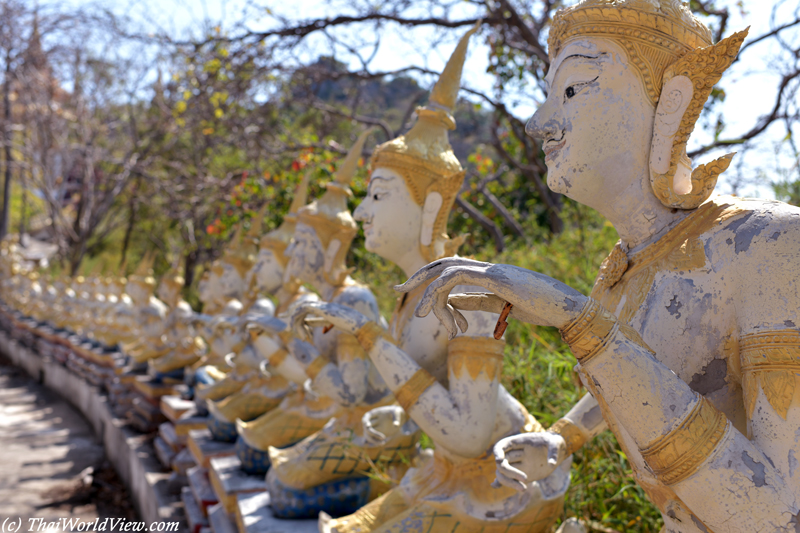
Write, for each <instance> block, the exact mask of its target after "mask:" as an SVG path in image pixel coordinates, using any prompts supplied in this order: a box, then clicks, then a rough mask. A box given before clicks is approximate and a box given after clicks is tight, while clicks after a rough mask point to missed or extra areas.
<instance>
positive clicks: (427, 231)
mask: <svg viewBox="0 0 800 533" xmlns="http://www.w3.org/2000/svg"><path fill="white" fill-rule="evenodd" d="M441 207H442V195H441V194H439V193H438V192H435V191H434V192H429V193H428V195H427V196H426V197H425V205H424V206H423V207H422V228H421V229H420V233H419V242H420V244H422V245H423V246H430V244H431V243H432V242H433V225H434V224H435V223H436V217H437V216H438V215H439V209H441Z"/></svg>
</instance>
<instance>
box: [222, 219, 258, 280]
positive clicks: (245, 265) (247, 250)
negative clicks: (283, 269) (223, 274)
mask: <svg viewBox="0 0 800 533" xmlns="http://www.w3.org/2000/svg"><path fill="white" fill-rule="evenodd" d="M220 262H221V263H227V264H229V265H231V266H233V267H234V268H235V269H236V271H237V272H239V275H240V276H242V277H243V278H244V276H245V275H246V274H247V272H248V271H249V270H250V269H251V268H253V265H254V264H256V257H255V245H254V244H253V243H252V242H250V240H249V238H248V236H247V235H242V226H241V225H239V227H238V228H236V232H235V233H234V234H233V238H232V239H231V241H230V242H229V243H228V246H227V247H226V248H225V253H224V254H223V255H222V257H221V258H220ZM212 268H213V267H212Z"/></svg>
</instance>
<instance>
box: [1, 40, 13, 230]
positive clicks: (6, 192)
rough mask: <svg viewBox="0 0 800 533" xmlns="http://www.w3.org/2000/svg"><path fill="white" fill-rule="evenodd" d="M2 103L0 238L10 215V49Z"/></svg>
mask: <svg viewBox="0 0 800 533" xmlns="http://www.w3.org/2000/svg"><path fill="white" fill-rule="evenodd" d="M3 104H4V106H5V120H4V122H5V124H3V126H4V127H3V144H4V145H5V146H4V148H5V156H6V158H5V163H6V165H5V183H3V216H2V220H0V239H3V238H5V236H6V235H7V234H8V221H9V218H10V216H11V213H10V212H9V211H10V200H11V165H12V164H13V155H12V154H11V134H12V130H11V50H10V49H9V50H8V51H7V52H6V78H5V80H4V83H3Z"/></svg>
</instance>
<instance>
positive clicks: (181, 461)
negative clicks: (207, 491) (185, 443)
mask: <svg viewBox="0 0 800 533" xmlns="http://www.w3.org/2000/svg"><path fill="white" fill-rule="evenodd" d="M171 466H172V470H173V471H174V472H177V473H178V474H180V475H182V476H185V475H186V472H187V471H188V470H189V469H190V468H192V467H193V466H197V463H196V462H195V460H194V457H192V453H191V452H190V451H189V450H187V449H186V448H184V449H182V450H181V451H179V452H178V454H177V455H176V456H175V457H174V458H173V459H172V465H171Z"/></svg>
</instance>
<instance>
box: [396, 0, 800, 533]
mask: <svg viewBox="0 0 800 533" xmlns="http://www.w3.org/2000/svg"><path fill="white" fill-rule="evenodd" d="M743 39H744V33H738V34H734V35H733V36H731V37H730V38H728V39H725V40H723V41H721V42H720V43H718V44H716V45H712V42H711V33H710V32H709V30H708V29H707V28H706V27H705V26H704V25H703V24H702V23H700V22H699V21H698V20H697V19H696V18H694V17H693V16H692V15H691V13H690V12H689V10H688V8H687V7H685V4H684V5H681V4H680V3H678V2H677V1H676V0H663V1H661V2H660V3H653V2H650V1H645V0H628V1H624V2H623V1H614V0H587V1H584V2H581V3H580V4H578V5H576V6H573V7H570V8H568V9H565V10H562V11H560V12H559V13H558V14H557V15H556V17H555V18H554V21H553V26H552V29H551V30H550V55H551V59H552V62H551V69H550V72H549V73H548V75H547V83H548V85H549V94H548V98H547V100H546V102H545V103H544V104H543V105H542V106H541V107H540V108H539V110H538V111H537V112H536V114H535V115H534V116H533V118H532V119H531V121H530V123H529V124H528V128H527V131H528V132H529V134H530V135H532V136H534V137H536V138H539V139H541V140H542V143H543V147H544V152H545V154H546V162H547V166H548V184H549V186H550V187H551V188H552V189H553V190H555V191H557V192H561V193H563V194H565V195H567V196H569V197H570V198H573V199H575V200H577V201H579V202H581V203H584V204H586V205H588V206H591V207H593V208H595V209H597V210H598V211H599V212H601V213H602V214H603V215H604V216H606V217H607V218H608V219H609V220H610V221H611V222H612V223H613V224H614V227H615V228H616V229H617V231H618V232H619V235H620V238H621V240H620V242H619V244H618V245H617V246H616V247H615V248H614V250H613V251H612V253H611V255H610V256H609V257H608V259H607V260H606V261H605V262H604V263H603V265H602V267H601V269H600V274H599V276H598V278H597V282H596V284H595V287H594V290H593V291H592V297H591V298H589V297H586V296H584V295H582V294H580V293H579V292H577V291H575V290H573V289H571V288H570V287H567V286H566V285H564V284H563V283H561V282H559V281H557V280H555V279H552V278H549V277H547V276H544V275H541V274H538V273H536V272H530V271H527V270H525V269H522V268H518V267H514V266H510V265H494V264H490V263H480V262H477V261H468V260H464V259H448V260H442V261H439V262H437V263H435V264H432V265H428V266H427V267H425V268H423V269H422V270H421V271H420V272H418V273H417V274H415V275H414V276H413V277H412V278H411V279H410V280H409V281H408V282H407V283H406V284H404V285H403V286H402V287H401V290H402V291H411V290H415V289H416V288H417V287H420V286H421V285H423V284H426V283H430V286H429V287H428V288H427V290H426V294H425V296H423V298H422V301H421V303H420V306H419V307H418V313H419V314H420V315H421V316H425V315H427V314H428V313H429V312H431V311H433V312H434V313H435V314H436V316H437V317H438V318H439V319H440V320H442V322H443V324H444V325H445V326H446V328H447V330H448V331H449V332H450V334H451V335H455V333H456V331H457V329H458V328H461V329H462V330H463V329H465V328H466V326H467V324H466V322H465V320H463V319H462V318H461V317H460V316H459V312H458V310H459V309H463V310H474V309H482V310H488V311H495V312H496V311H498V310H499V309H501V308H502V307H503V306H504V305H505V304H506V302H508V303H510V304H512V305H513V310H512V312H511V317H512V318H517V319H519V320H522V321H525V322H528V323H531V324H536V325H543V326H554V327H557V328H559V329H560V330H561V332H562V336H563V337H564V339H565V341H566V342H567V343H569V345H570V347H571V348H572V351H573V353H574V354H575V356H576V358H577V360H578V365H577V369H578V371H579V374H580V376H581V379H582V380H583V383H584V384H585V385H586V387H587V388H588V389H589V390H590V391H591V393H592V395H593V396H594V398H595V399H596V401H597V404H598V406H599V410H601V411H602V414H603V416H604V418H605V420H606V422H607V423H608V426H609V427H610V428H611V430H612V431H613V432H614V434H615V435H616V437H617V439H618V441H619V443H620V445H621V446H622V448H623V450H624V451H625V453H626V454H627V458H628V460H629V461H630V463H631V465H632V467H633V470H634V473H635V475H636V479H637V481H638V483H639V484H640V485H641V486H642V488H643V489H644V490H645V491H646V492H647V493H648V495H649V496H650V498H651V500H652V501H653V503H654V504H655V505H656V506H657V507H658V508H659V509H660V510H661V512H662V514H663V517H664V523H665V526H664V531H680V532H687V533H690V532H697V533H699V532H709V531H714V532H716V533H721V532H752V531H782V532H789V531H797V529H798V527H799V526H798V524H800V468H798V457H800V438H798V429H797V428H798V427H800V393H798V390H797V389H798V387H797V381H798V377H799V376H800V331H799V330H798V324H800V316H798V315H799V314H800V292H799V291H798V287H797V281H796V279H797V274H798V267H797V265H798V261H799V260H800V257H799V256H800V246H799V245H800V224H799V223H798V221H800V210H798V209H797V208H794V207H790V206H788V205H785V204H781V203H779V202H765V201H758V200H741V199H737V198H733V197H712V196H711V193H712V191H713V188H714V184H715V182H716V179H717V176H718V175H719V173H721V172H722V171H724V170H725V168H727V166H728V164H729V162H730V160H731V157H732V155H728V156H725V157H723V158H721V159H718V160H716V161H714V162H712V163H709V164H708V165H701V166H700V167H698V168H697V169H695V170H692V167H691V162H690V161H689V159H688V158H687V157H686V152H685V148H686V142H687V141H688V138H689V135H690V134H691V131H692V129H693V127H694V124H695V122H696V120H697V118H698V117H699V115H700V112H701V111H702V109H703V105H704V103H705V101H706V99H707V97H708V95H709V94H710V92H711V89H712V87H713V85H714V84H715V83H716V82H717V81H718V80H719V78H720V76H721V75H722V72H723V71H724V70H725V68H727V66H728V65H730V63H731V62H732V61H733V59H734V58H735V56H736V53H737V51H738V49H739V46H740V45H741V42H742V40H743ZM461 284H471V285H479V286H481V287H484V288H486V289H488V290H489V291H490V293H489V294H477V295H450V296H449V299H448V295H449V293H450V291H451V289H452V288H453V287H455V286H457V285H461ZM448 302H449V306H448ZM592 401H593V400H592V399H591V398H585V399H584V400H583V401H582V403H584V405H583V406H579V407H581V408H582V409H583V410H584V412H585V413H591V412H592V411H593V409H592V408H591V407H590V406H589V405H588V403H590V402H592ZM577 418H580V417H569V416H568V417H566V418H565V419H564V420H563V421H562V422H563V423H562V424H560V427H557V428H555V429H556V431H553V432H549V433H543V434H541V435H520V436H518V437H510V438H509V439H507V440H505V441H503V442H501V443H499V444H498V445H497V447H496V449H495V453H496V456H497V460H498V465H499V466H498V481H500V482H501V483H503V484H507V485H509V486H515V487H517V488H518V489H520V490H525V489H526V487H527V486H528V484H529V483H530V482H531V481H533V480H536V479H542V478H543V477H544V476H546V475H548V474H549V473H550V472H552V471H553V469H555V468H556V467H557V465H558V464H559V462H560V461H562V460H564V458H565V457H566V456H568V454H569V452H570V451H571V450H574V449H575V448H576V447H578V446H580V443H581V441H583V440H585V439H587V438H589V437H591V433H592V432H594V429H595V428H592V427H588V428H585V427H584V428H582V427H579V426H578V425H577V424H575V423H574V422H576V421H577V420H576V419H577ZM589 418H592V417H589ZM589 425H590V426H591V424H589Z"/></svg>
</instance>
